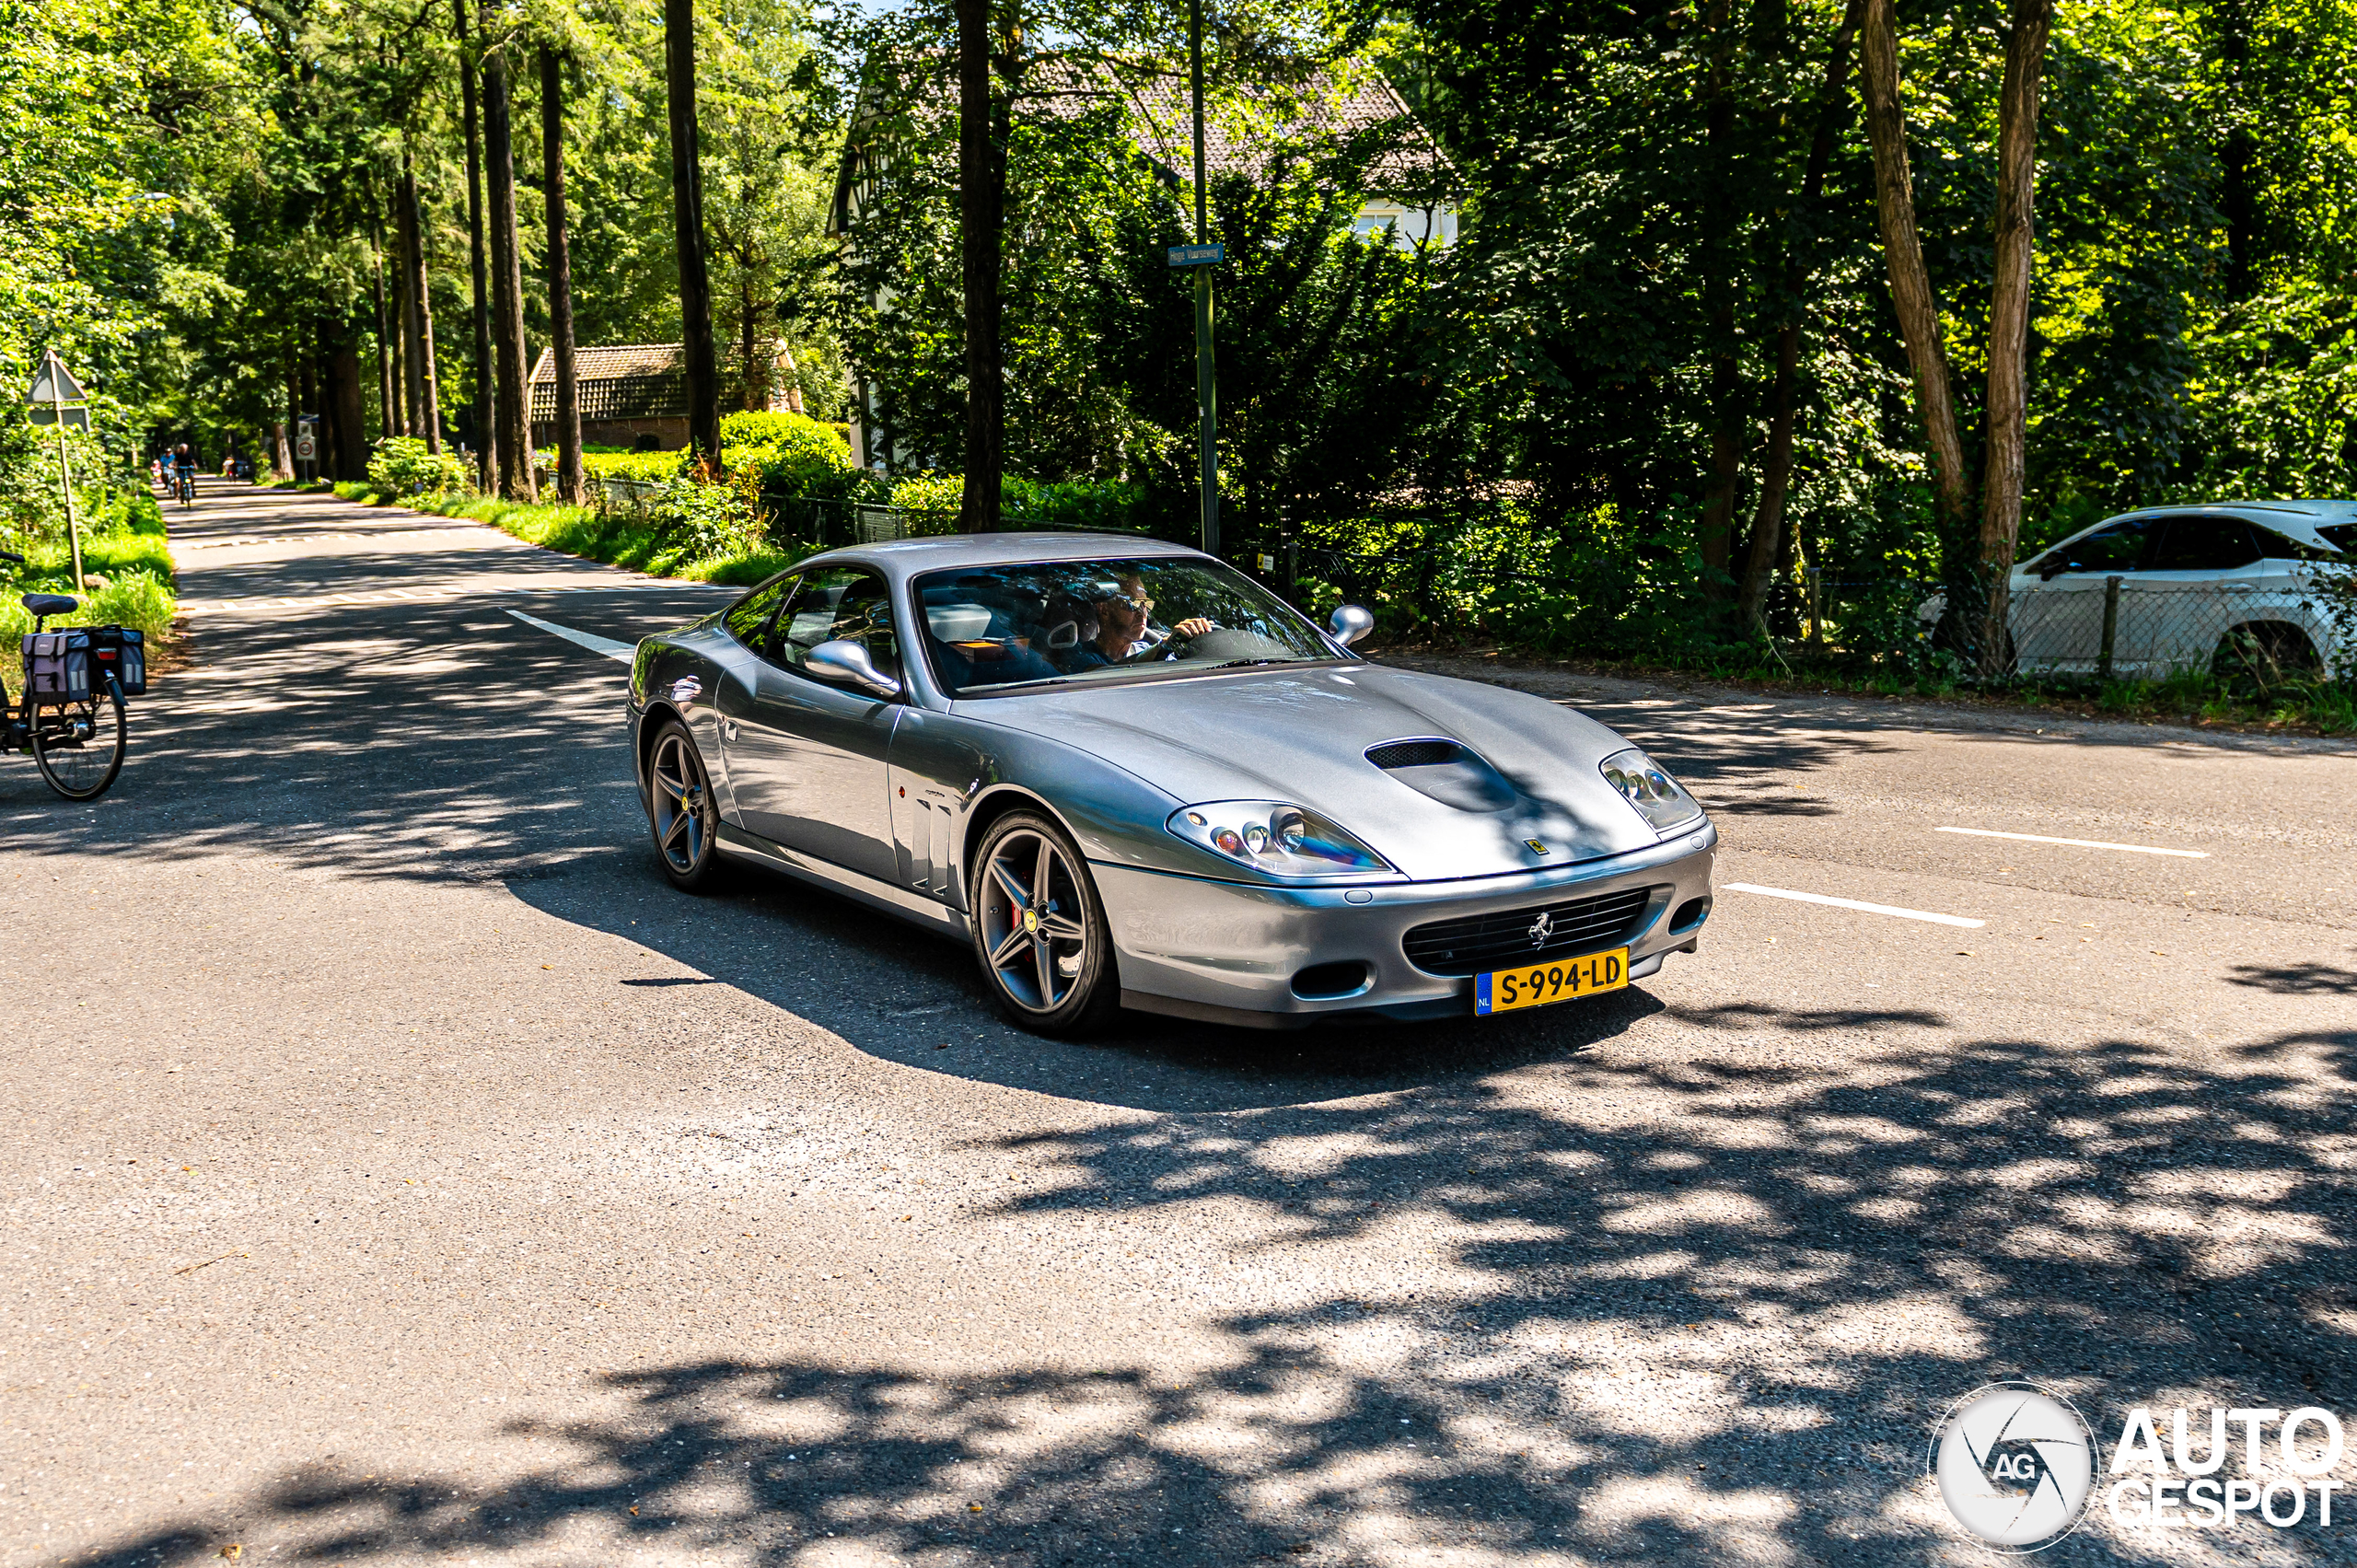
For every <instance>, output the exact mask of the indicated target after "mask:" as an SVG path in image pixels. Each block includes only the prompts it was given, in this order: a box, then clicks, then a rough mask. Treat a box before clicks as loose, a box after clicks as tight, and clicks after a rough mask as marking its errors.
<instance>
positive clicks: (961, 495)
mask: <svg viewBox="0 0 2357 1568" xmlns="http://www.w3.org/2000/svg"><path fill="white" fill-rule="evenodd" d="M965 497H966V480H965V476H964V475H962V474H954V473H920V474H911V475H910V476H909V477H908V478H906V479H903V480H900V481H898V482H895V483H894V484H893V486H892V505H895V506H898V507H900V509H901V511H902V512H903V513H905V514H906V516H907V520H908V528H909V531H910V532H911V533H916V534H946V533H956V532H957V531H958V512H959V511H960V509H961V508H962V507H963V506H964V505H965ZM1146 505H1147V502H1146V493H1145V490H1144V486H1142V485H1135V484H1118V483H1092V482H1088V481H1086V480H1071V481H1065V482H1054V483H1050V482H1040V481H1039V480H1030V479H1017V478H1015V477H1013V476H1011V475H1010V476H1008V477H1007V478H1006V479H1004V480H1003V481H1001V482H1000V488H999V508H1000V511H1001V513H1002V514H1003V515H1004V517H1005V520H1006V521H1007V523H1008V524H1009V525H1010V526H1013V527H1017V528H1105V529H1113V530H1119V531H1124V532H1127V531H1143V529H1144V526H1145V521H1146Z"/></svg>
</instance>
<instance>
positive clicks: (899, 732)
mask: <svg viewBox="0 0 2357 1568" xmlns="http://www.w3.org/2000/svg"><path fill="white" fill-rule="evenodd" d="M1368 623H1369V622H1368V618H1367V615H1366V612H1365V611H1364V610H1358V609H1356V608H1354V607H1349V606H1346V607H1344V608H1343V609H1341V610H1337V611H1336V612H1335V616H1334V629H1333V630H1332V631H1331V632H1330V633H1329V632H1327V631H1321V630H1320V629H1319V628H1318V626H1317V625H1315V624H1314V623H1312V622H1311V621H1307V620H1305V619H1304V618H1303V617H1302V616H1301V615H1300V614H1299V613H1297V612H1296V611H1295V610H1293V609H1291V608H1290V607H1289V606H1287V605H1286V604H1285V603H1284V602H1283V600H1281V599H1279V598H1276V597H1275V596H1274V595H1272V594H1271V593H1269V592H1268V591H1267V590H1265V589H1263V588H1262V587H1260V585H1258V584H1256V583H1254V582H1253V581H1252V580H1251V579H1249V578H1248V577H1246V576H1244V575H1241V574H1239V573H1237V572H1236V571H1234V570H1232V569H1231V568H1229V567H1228V566H1226V565H1225V564H1223V563H1220V562H1218V561H1216V560H1214V559H1213V558H1212V557H1211V556H1208V555H1204V554H1202V553H1201V552H1197V551H1193V550H1189V549H1186V548H1184V547H1183V546H1179V545H1173V544H1162V543H1157V542H1154V541H1151V540H1135V541H1132V540H1125V539H1114V538H1108V537H1106V536H1103V535H1081V534H1007V535H998V536H963V537H957V538H946V539H913V540H898V541H895V542H891V543H885V544H875V545H866V546H860V547H856V548H853V549H846V550H839V551H833V552H829V553H827V554H824V555H819V556H814V557H812V558H811V559H809V560H807V561H805V562H803V563H801V564H800V565H798V566H796V567H795V568H794V569H793V570H792V571H790V572H786V573H784V574H783V575H779V576H776V577H772V579H770V580H769V581H768V582H766V583H763V584H761V586H760V587H757V588H755V589H753V590H752V591H751V592H750V593H748V594H747V595H745V596H744V597H743V598H740V599H738V600H737V602H736V603H735V604H732V605H731V606H729V607H728V608H727V609H726V610H721V611H720V612H718V613H717V614H714V615H710V616H707V617H705V618H704V619H703V620H702V621H696V622H694V623H692V624H691V625H689V626H685V627H682V628H680V629H679V630H678V631H676V632H667V633H662V634H660V635H657V636H653V637H649V638H647V639H645V640H644V642H642V643H640V644H639V645H638V649H637V654H636V657H635V660H634V662H633V666H632V671H631V696H630V723H631V731H632V738H633V742H634V746H633V749H634V751H635V753H636V756H637V759H638V780H639V786H640V791H641V794H642V796H644V800H645V803H646V813H647V819H648V822H649V824H650V825H651V827H652V829H653V831H654V836H655V845H656V850H657V852H658V853H659V854H660V855H661V857H662V864H663V868H664V871H665V873H666V874H667V875H668V877H670V879H671V880H672V881H673V882H674V883H676V884H677V885H679V887H681V888H686V889H694V888H698V887H700V886H702V885H703V884H705V883H706V881H707V880H708V879H709V878H710V877H712V875H713V873H714V868H715V867H716V866H717V865H719V864H720V862H721V861H722V860H723V859H724V858H734V859H736V860H739V861H746V862H751V863H753V864H755V865H763V866H767V867H770V868H772V869H773V870H776V871H780V872H783V873H784V874H786V875H787V876H790V877H798V878H800V879H802V880H803V881H805V882H808V883H812V884H815V885H817V886H819V887H821V888H826V889H831V890H833V891H835V892H837V893H841V894H843V895H846V896H848V897H851V898H854V899H858V900H862V901H864V902H865V903H869V904H873V905H875V906H877V908H880V909H884V910H888V911H890V912H893V913H895V914H899V915H902V916H905V917H907V918H909V919H911V920H914V921H917V922H920V923H923V924H926V925H930V926H935V927H937V928H939V929H940V930H942V931H944V932H946V933H949V934H953V935H964V936H966V937H967V938H968V939H969V940H970V941H971V942H972V944H973V947H974V953H975V957H976V958H978V959H979V960H980V961H981V968H982V972H983V974H984V975H986V976H987V977H988V980H989V984H990V988H991V991H992V993H993V995H994V996H995V997H996V998H997V1001H998V1003H999V1005H1000V1006H1001V1007H1002V1008H1003V1009H1004V1011H1005V1012H1006V1014H1007V1015H1008V1016H1010V1017H1011V1018H1013V1019H1014V1020H1016V1022H1018V1023H1020V1024H1023V1025H1025V1026H1027V1027H1028V1028H1034V1029H1039V1030H1041V1031H1043V1032H1047V1033H1052V1034H1067V1033H1074V1032H1082V1031H1086V1030H1087V1029H1089V1028H1093V1027H1095V1026H1097V1025H1098V1024H1101V1023H1102V1022H1104V1021H1105V1020H1106V1019H1107V1018H1108V1017H1109V1016H1110V1015H1111V1014H1112V1012H1113V1011H1114V1010H1115V1009H1116V1008H1118V1007H1124V1006H1126V1007H1135V1008H1141V1009H1144V1010H1146V1011H1150V1012H1155V1013H1172V1014H1177V1015H1179V1016H1184V1017H1191V1018H1202V1019H1210V1020H1216V1021H1221V1022H1228V1023H1237V1024H1252V1025H1260V1026H1263V1027H1267V1026H1285V1025H1295V1024H1304V1023H1308V1022H1312V1021H1314V1020H1317V1019H1319V1018H1329V1017H1334V1016H1351V1015H1358V1016H1364V1015H1377V1016H1387V1017H1393V1018H1432V1017H1443V1016H1452V1015H1461V1014H1486V1013H1503V1012H1507V1011H1510V1010H1514V1009H1517V1008H1522V1007H1528V1006H1533V1005H1541V1004H1545V1003H1550V1002H1560V1001H1564V1000H1568V999H1570V998H1573V997H1577V996H1585V995H1589V994H1591V993H1596V992H1601V991H1611V990H1615V989H1618V988H1619V987H1621V986H1624V985H1626V984H1628V983H1629V982H1630V981H1632V980H1641V979H1643V978H1644V977H1645V976H1646V975H1649V974H1651V973H1653V972H1654V971H1655V970H1657V969H1659V968H1660V967H1661V963H1662V960H1663V958H1664V957H1665V956H1666V955H1667V954H1669V953H1671V952H1687V953H1690V952H1692V951H1693V950H1694V946H1695V940H1696V935H1697V933H1698V932H1699V931H1700V930H1701V925H1702V923H1703V921H1704V920H1705V919H1706V918H1708V916H1709V914H1710V911H1711V856H1712V849H1713V846H1714V845H1715V844H1716V843H1717V842H1718V835H1717V833H1716V831H1715V830H1713V828H1712V826H1711V824H1710V822H1709V820H1708V819H1706V818H1705V817H1704V816H1703V814H1702V809H1701V807H1700V806H1698V805H1697V804H1695V801H1694V798H1693V797H1692V796H1690V795H1689V794H1688V793H1687V792H1686V791H1685V790H1684V789H1682V788H1681V787H1679V785H1678V783H1677V781H1675V780H1674V779H1672V778H1671V777H1670V776H1669V775H1668V774H1667V773H1666V772H1664V771H1663V770H1662V769H1661V768H1660V767H1658V766H1656V765H1655V763H1654V762H1653V761H1652V760H1651V759H1649V758H1648V757H1646V755H1645V754H1644V753H1643V751H1640V750H1639V749H1636V748H1635V747H1633V746H1631V745H1630V744H1629V743H1628V742H1627V741H1626V740H1624V739H1622V738H1620V736H1618V735H1615V734H1614V733H1613V732H1612V731H1610V730H1608V729H1607V728H1605V727H1604V726H1602V725H1599V724H1597V723H1596V722H1595V721H1593V720H1591V719H1588V718H1585V717H1583V716H1582V715H1580V714H1576V713H1572V712H1568V711H1566V710H1565V709H1563V708H1561V707H1558V706H1556V705H1555V704H1554V703H1549V702H1545V701H1542V700H1541V699H1539V698H1537V697H1532V696H1527V695H1524V694H1522V693H1519V692H1514V691H1503V690H1501V689H1499V688H1497V687H1494V686H1486V685H1481V684H1479V683H1477V682H1473V681H1467V680H1450V679H1442V678H1439V677H1435V676H1431V675H1423V674H1418V673H1414V672H1411V671H1408V670H1402V669H1393V668H1385V667H1383V666H1381V665H1377V664H1373V663H1369V662H1368V661H1366V660H1364V659H1363V658H1361V657H1359V656H1357V655H1355V654H1353V653H1352V652H1351V649H1350V645H1351V643H1352V642H1353V641H1354V640H1355V639H1356V638H1358V637H1359V636H1362V635H1364V633H1365V631H1366V628H1367V626H1368Z"/></svg>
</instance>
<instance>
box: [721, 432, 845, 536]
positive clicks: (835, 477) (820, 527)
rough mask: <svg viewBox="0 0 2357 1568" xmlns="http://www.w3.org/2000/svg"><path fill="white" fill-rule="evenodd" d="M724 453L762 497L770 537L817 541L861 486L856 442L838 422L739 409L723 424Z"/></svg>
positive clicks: (724, 460) (730, 467)
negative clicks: (854, 459)
mask: <svg viewBox="0 0 2357 1568" xmlns="http://www.w3.org/2000/svg"><path fill="white" fill-rule="evenodd" d="M720 453H721V459H722V463H723V465H724V466H725V467H726V469H727V470H729V472H730V473H732V474H735V475H737V476H738V478H739V479H740V481H742V482H746V483H748V484H749V486H750V489H751V491H752V493H753V494H754V495H755V496H756V497H757V501H756V502H755V505H757V506H758V508H759V510H760V512H761V516H762V517H763V519H764V520H765V522H766V524H767V527H768V529H769V534H770V537H771V538H772V540H776V541H778V542H779V543H781V544H784V543H787V542H788V541H791V540H804V539H818V538H820V537H822V536H823V535H824V534H825V533H826V532H827V531H828V530H827V523H828V522H829V520H830V516H831V515H832V514H833V513H835V512H837V511H839V510H840V505H837V504H839V503H841V502H843V501H845V500H848V499H849V498H850V497H851V495H852V494H853V492H854V491H855V490H856V489H857V488H858V486H859V483H860V482H861V479H862V478H863V476H862V474H861V473H860V471H859V470H857V469H854V468H853V467H852V463H851V444H850V443H849V442H847V441H845V440H844V439H843V438H842V435H841V434H840V433H838V432H837V431H836V429H835V427H834V426H832V425H829V424H819V422H818V421H817V420H815V419H809V418H806V417H805V416H803V415H801V414H798V413H774V412H739V413H732V414H730V415H728V416H727V417H726V419H723V420H722V421H721V422H720Z"/></svg>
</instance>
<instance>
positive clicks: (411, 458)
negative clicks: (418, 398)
mask: <svg viewBox="0 0 2357 1568" xmlns="http://www.w3.org/2000/svg"><path fill="white" fill-rule="evenodd" d="M368 482H369V483H370V484H372V485H374V486H376V487H377V489H378V490H380V491H383V492H384V493H385V494H388V495H424V494H437V495H438V494H442V493H444V492H446V491H452V490H460V489H463V488H465V486H466V482H467V470H466V466H465V465H464V464H462V463H461V462H459V459H458V454H456V453H454V452H430V451H427V450H426V447H425V443H424V441H422V440H420V439H419V438H418V437H416V436H386V437H385V438H384V439H383V440H382V441H379V442H377V455H376V456H375V457H373V458H371V459H368Z"/></svg>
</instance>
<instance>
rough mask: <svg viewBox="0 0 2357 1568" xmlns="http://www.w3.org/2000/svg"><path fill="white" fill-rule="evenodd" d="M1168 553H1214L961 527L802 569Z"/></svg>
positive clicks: (1097, 536) (889, 568) (916, 568)
mask: <svg viewBox="0 0 2357 1568" xmlns="http://www.w3.org/2000/svg"><path fill="white" fill-rule="evenodd" d="M1141 556H1168V557H1173V558H1179V559H1185V558H1192V559H1195V560H1200V561H1208V560H1212V559H1213V557H1211V556H1207V555H1205V554H1204V553H1203V552H1202V551H1200V550H1196V549H1194V548H1192V547H1191V546H1189V545H1184V544H1172V543H1171V542H1169V541H1168V540H1159V539H1149V538H1146V537H1145V536H1144V535H1143V534H1125V533H994V534H990V533H959V534H928V535H926V536H924V537H923V538H922V539H895V540H882V541H879V542H877V543H875V544H855V545H846V546H844V547H843V548H842V549H840V550H830V551H828V552H825V553H824V554H821V555H813V556H811V557H810V558H809V559H808V560H807V561H802V562H797V563H795V571H797V572H799V571H803V570H806V569H807V568H809V567H811V566H826V565H831V564H834V563H838V562H841V563H844V564H851V563H858V564H860V565H863V566H869V567H873V568H875V569H877V570H878V571H880V572H882V573H884V574H885V575H887V576H888V577H890V578H892V579H893V580H894V581H895V582H906V581H907V580H908V579H909V578H911V577H914V576H918V575H923V574H924V573H927V572H945V571H958V570H962V569H970V568H973V567H978V566H1020V565H1026V564H1028V563H1032V562H1037V561H1091V560H1100V559H1108V560H1136V559H1138V558H1139V557H1141Z"/></svg>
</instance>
